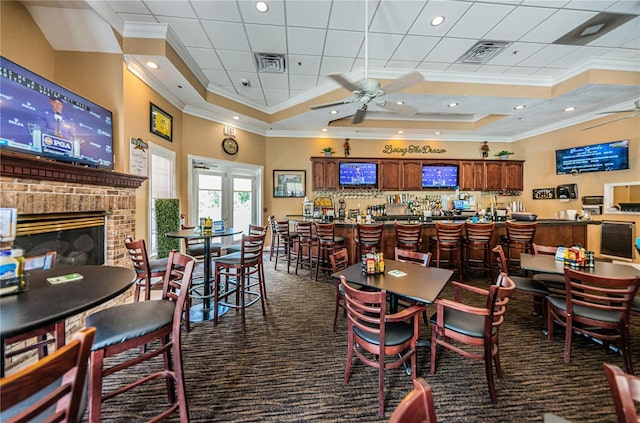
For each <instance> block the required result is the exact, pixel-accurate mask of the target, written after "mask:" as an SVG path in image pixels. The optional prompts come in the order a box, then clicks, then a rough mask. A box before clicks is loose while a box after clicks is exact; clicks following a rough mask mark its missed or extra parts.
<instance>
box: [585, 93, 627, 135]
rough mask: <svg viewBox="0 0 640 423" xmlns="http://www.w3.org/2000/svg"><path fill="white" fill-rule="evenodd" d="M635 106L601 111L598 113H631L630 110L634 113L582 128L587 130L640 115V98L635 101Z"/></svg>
mask: <svg viewBox="0 0 640 423" xmlns="http://www.w3.org/2000/svg"><path fill="white" fill-rule="evenodd" d="M633 107H634V108H633V109H628V110H611V111H609V112H601V113H598V114H600V115H602V114H607V115H608V114H610V113H629V112H633V113H631V114H630V115H627V116H622V117H619V118H617V119H613V120H609V121H607V122H602V123H599V124H597V125H593V126H590V127H588V128H583V129H582V130H583V131H586V130H588V129H592V128H597V127H598V126H602V125H608V124H610V123H613V122H617V121H619V120H622V119H629V118H632V117H636V116H639V115H640V100H636V101H635V102H634V103H633Z"/></svg>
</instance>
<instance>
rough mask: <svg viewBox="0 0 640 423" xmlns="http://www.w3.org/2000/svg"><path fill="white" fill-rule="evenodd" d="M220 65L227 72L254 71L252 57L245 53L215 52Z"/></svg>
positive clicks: (254, 66) (254, 65)
mask: <svg viewBox="0 0 640 423" xmlns="http://www.w3.org/2000/svg"><path fill="white" fill-rule="evenodd" d="M216 51H217V52H218V56H219V57H220V60H221V61H222V65H223V66H224V67H225V69H226V70H228V71H244V72H250V71H255V70H256V64H255V59H254V57H253V55H252V54H251V53H249V52H246V51H232V50H216Z"/></svg>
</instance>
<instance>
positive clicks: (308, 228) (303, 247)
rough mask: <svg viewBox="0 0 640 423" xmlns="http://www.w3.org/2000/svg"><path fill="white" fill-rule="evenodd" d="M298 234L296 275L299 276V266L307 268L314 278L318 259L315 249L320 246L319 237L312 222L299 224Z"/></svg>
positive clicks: (297, 225)
mask: <svg viewBox="0 0 640 423" xmlns="http://www.w3.org/2000/svg"><path fill="white" fill-rule="evenodd" d="M296 232H298V255H297V258H296V275H297V274H298V266H300V267H301V268H304V267H305V266H306V267H307V268H308V269H309V272H311V277H313V269H314V267H315V266H314V264H313V263H314V261H317V260H318V257H315V256H314V255H313V251H314V248H315V247H317V246H318V236H317V235H316V234H315V233H314V231H313V225H312V224H311V222H297V223H296Z"/></svg>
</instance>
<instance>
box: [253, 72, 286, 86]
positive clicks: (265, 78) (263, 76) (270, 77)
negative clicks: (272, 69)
mask: <svg viewBox="0 0 640 423" xmlns="http://www.w3.org/2000/svg"><path fill="white" fill-rule="evenodd" d="M258 77H259V78H260V83H261V84H262V86H263V87H265V88H266V87H268V88H277V89H285V90H288V89H289V76H288V75H287V74H286V73H265V72H258Z"/></svg>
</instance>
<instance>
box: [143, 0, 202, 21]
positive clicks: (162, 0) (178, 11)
mask: <svg viewBox="0 0 640 423" xmlns="http://www.w3.org/2000/svg"><path fill="white" fill-rule="evenodd" d="M145 4H146V5H147V7H148V8H149V10H151V13H153V14H154V15H158V16H173V17H178V18H193V19H195V18H196V17H197V16H196V12H195V11H194V10H193V9H192V8H191V4H190V3H189V2H185V1H175V0H146V1H145Z"/></svg>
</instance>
